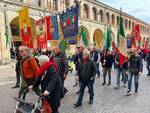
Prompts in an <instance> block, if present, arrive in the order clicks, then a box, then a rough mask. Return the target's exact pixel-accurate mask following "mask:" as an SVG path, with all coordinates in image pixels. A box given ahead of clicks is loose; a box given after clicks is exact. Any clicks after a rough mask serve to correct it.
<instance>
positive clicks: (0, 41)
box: [0, 32, 3, 66]
mask: <svg viewBox="0 0 150 113" xmlns="http://www.w3.org/2000/svg"><path fill="white" fill-rule="evenodd" d="M0 44H1V62H0V64H1V66H2V65H3V52H2V51H3V48H2V37H1V32H0Z"/></svg>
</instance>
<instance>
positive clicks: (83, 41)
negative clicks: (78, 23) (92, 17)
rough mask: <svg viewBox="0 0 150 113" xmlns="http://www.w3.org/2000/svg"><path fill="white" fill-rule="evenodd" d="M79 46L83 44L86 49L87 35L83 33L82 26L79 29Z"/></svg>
mask: <svg viewBox="0 0 150 113" xmlns="http://www.w3.org/2000/svg"><path fill="white" fill-rule="evenodd" d="M81 44H83V45H84V46H85V47H88V40H87V35H86V32H85V31H84V28H83V26H82V28H81Z"/></svg>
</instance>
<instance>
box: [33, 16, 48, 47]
mask: <svg viewBox="0 0 150 113" xmlns="http://www.w3.org/2000/svg"><path fill="white" fill-rule="evenodd" d="M36 33H37V47H38V48H41V49H45V48H47V38H46V37H47V36H46V18H45V17H44V18H42V19H40V20H38V21H36Z"/></svg>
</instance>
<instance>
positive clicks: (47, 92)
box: [29, 55, 61, 113]
mask: <svg viewBox="0 0 150 113" xmlns="http://www.w3.org/2000/svg"><path fill="white" fill-rule="evenodd" d="M38 60H39V63H40V66H41V67H40V69H39V75H40V76H39V77H38V79H37V80H36V81H35V83H34V84H33V86H29V89H31V88H35V87H38V86H39V85H40V84H41V91H42V93H43V94H44V96H46V97H47V101H48V103H49V104H50V106H51V108H52V113H59V112H58V108H59V107H60V85H61V84H60V78H59V76H58V68H57V66H56V65H55V64H54V63H52V62H49V58H48V57H47V56H45V55H41V56H40V57H39V58H38Z"/></svg>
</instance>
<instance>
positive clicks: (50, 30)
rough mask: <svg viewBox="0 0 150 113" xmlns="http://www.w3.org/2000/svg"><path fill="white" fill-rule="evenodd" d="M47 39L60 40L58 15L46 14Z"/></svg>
mask: <svg viewBox="0 0 150 113" xmlns="http://www.w3.org/2000/svg"><path fill="white" fill-rule="evenodd" d="M46 28H47V40H58V39H59V33H58V32H59V30H58V19H57V15H55V16H54V15H52V16H46Z"/></svg>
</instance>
